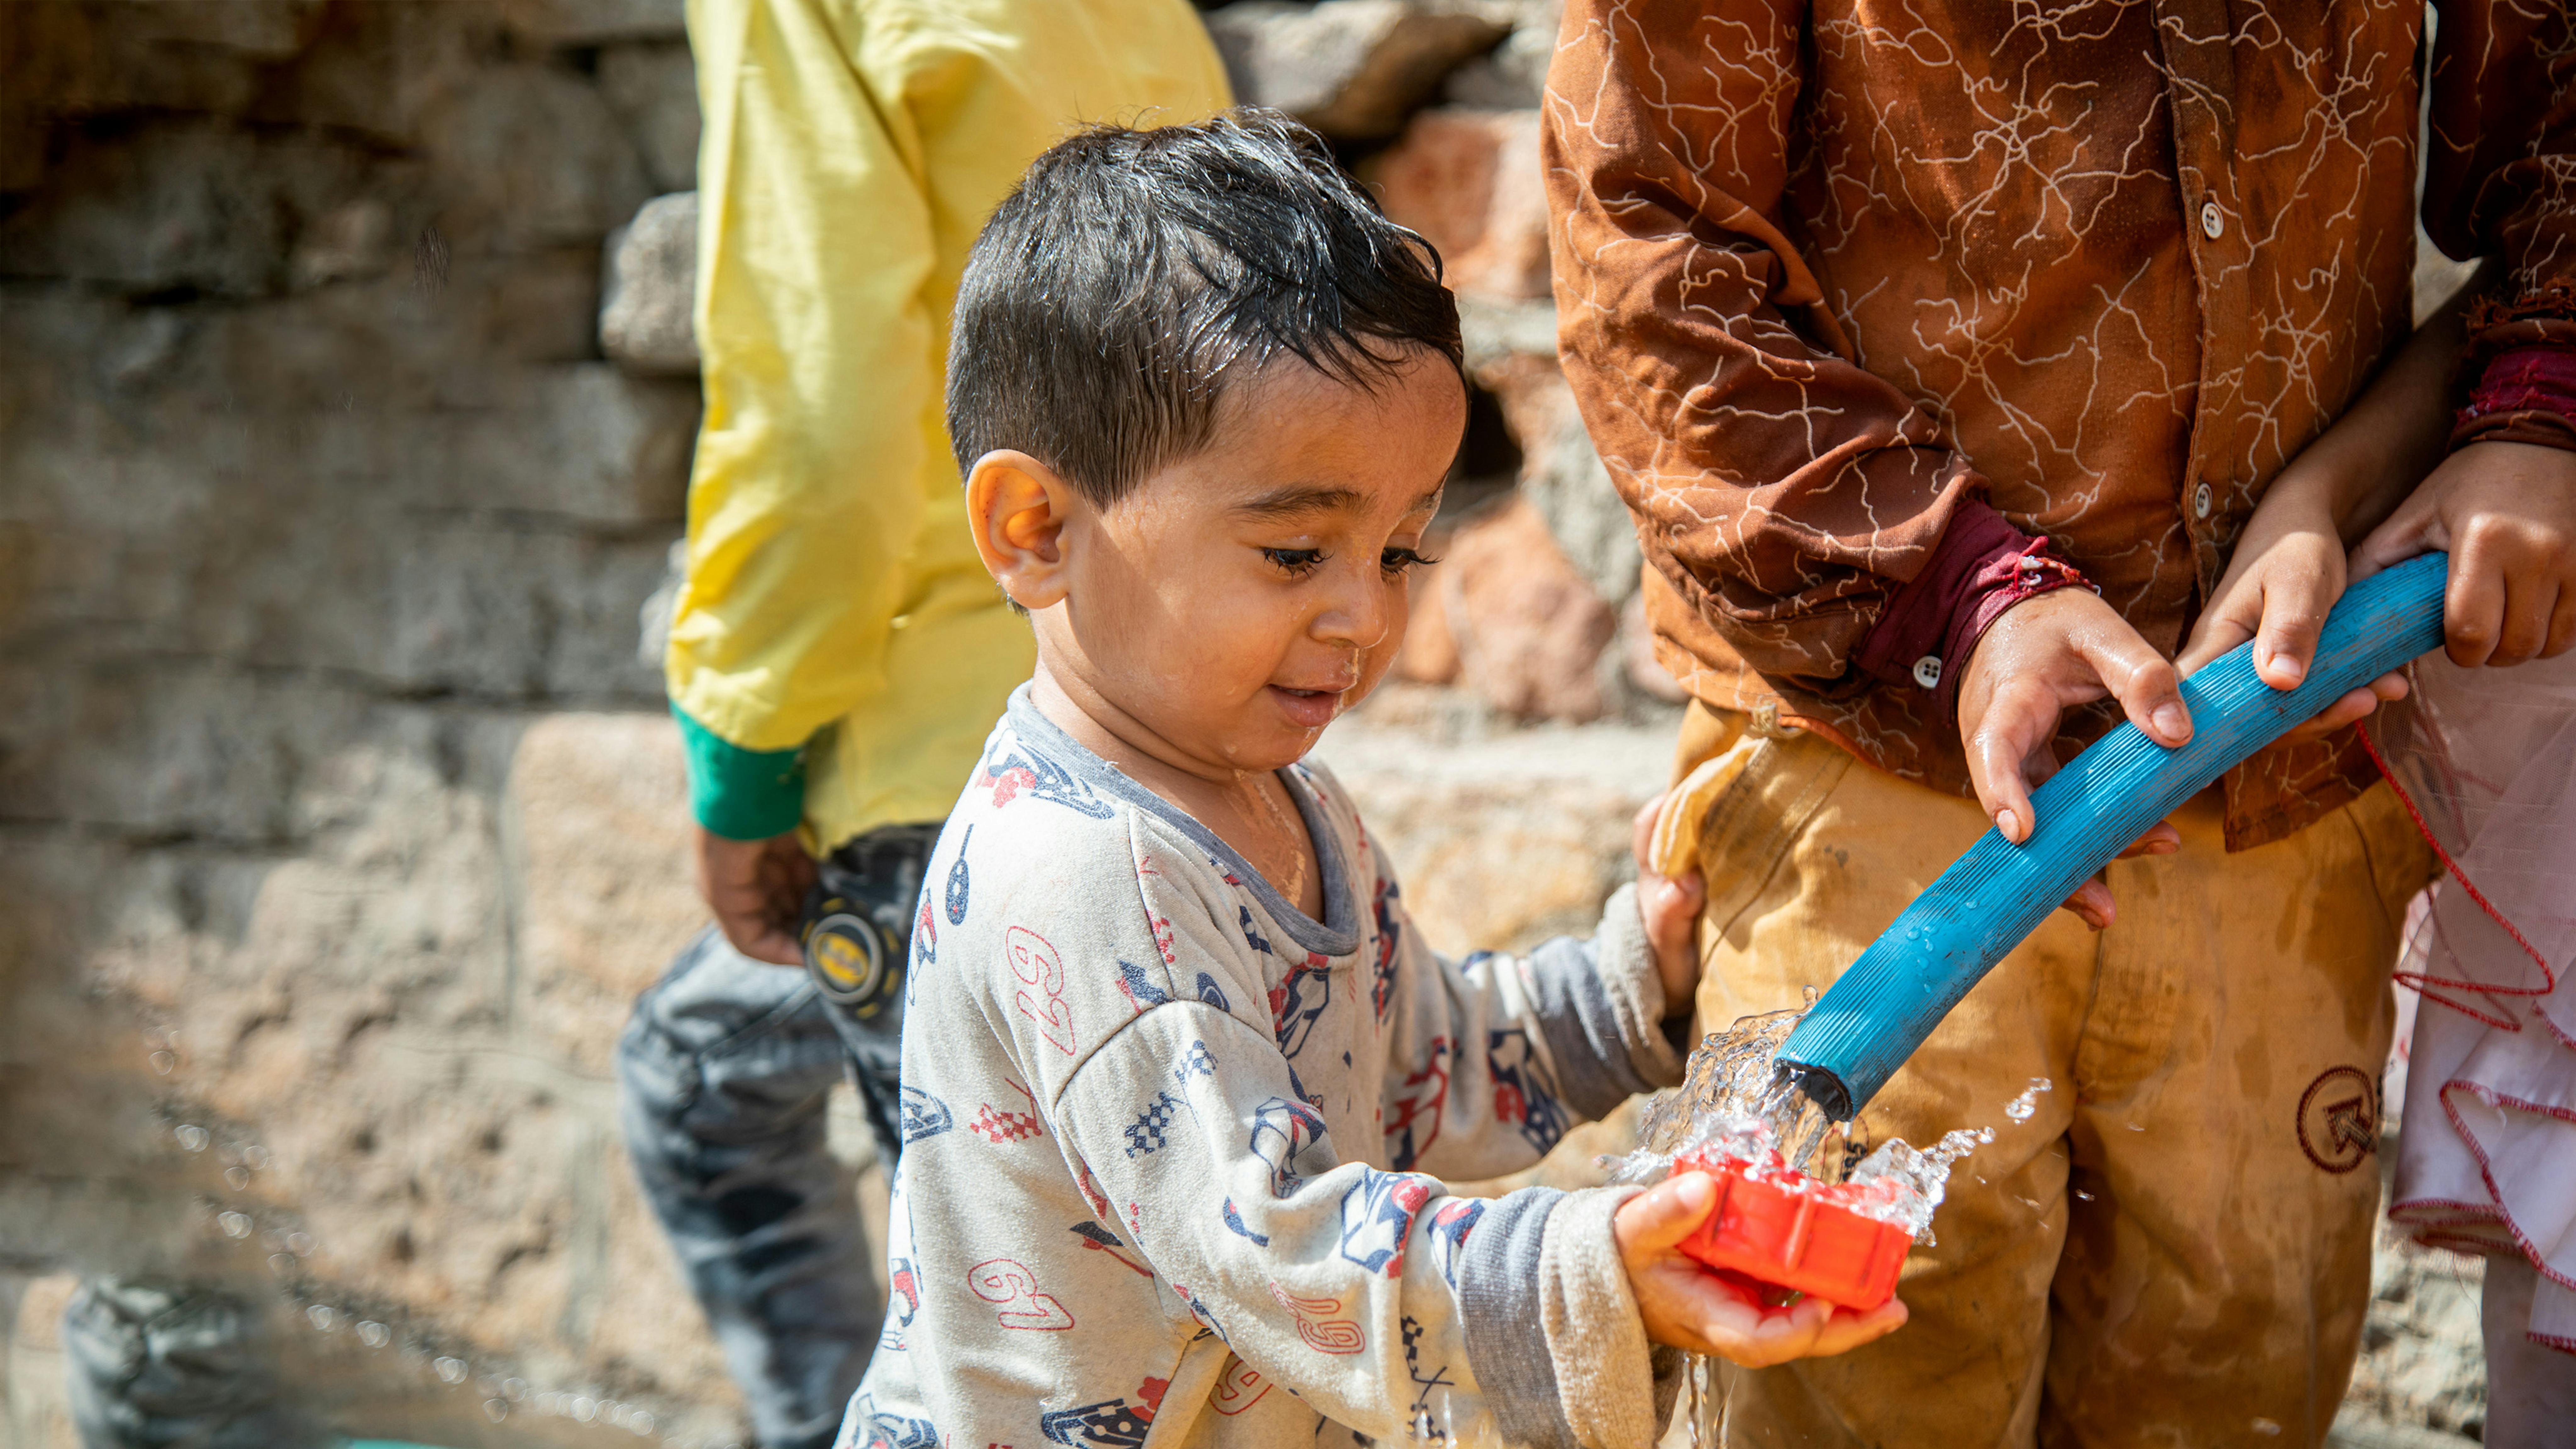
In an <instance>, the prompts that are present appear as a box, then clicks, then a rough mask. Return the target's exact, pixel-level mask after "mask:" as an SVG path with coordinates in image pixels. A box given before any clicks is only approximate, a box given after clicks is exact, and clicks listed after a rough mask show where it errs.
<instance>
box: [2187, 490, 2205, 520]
mask: <svg viewBox="0 0 2576 1449" xmlns="http://www.w3.org/2000/svg"><path fill="white" fill-rule="evenodd" d="M2191 511H2192V514H2193V516H2194V517H2197V518H2207V517H2208V516H2209V485H2208V484H2206V483H2203V484H2201V485H2200V486H2199V487H2197V488H2194V489H2193V490H2191Z"/></svg>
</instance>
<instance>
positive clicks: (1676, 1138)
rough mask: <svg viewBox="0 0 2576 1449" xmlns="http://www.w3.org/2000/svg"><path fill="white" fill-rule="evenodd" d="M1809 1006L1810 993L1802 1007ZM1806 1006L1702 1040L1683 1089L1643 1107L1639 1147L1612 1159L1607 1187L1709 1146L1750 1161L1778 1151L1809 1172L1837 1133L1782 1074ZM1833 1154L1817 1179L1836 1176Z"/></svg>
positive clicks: (1652, 1178)
mask: <svg viewBox="0 0 2576 1449" xmlns="http://www.w3.org/2000/svg"><path fill="white" fill-rule="evenodd" d="M1813 1005H1815V995H1814V993H1813V991H1812V990H1811V991H1810V992H1809V994H1808V999H1807V1006H1813ZM1807 1006H1801V1007H1798V1008H1795V1009H1793V1010H1789V1011H1773V1012H1766V1013H1764V1014H1762V1015H1759V1016H1747V1017H1741V1018H1739V1019H1737V1021H1736V1023H1735V1025H1733V1026H1731V1027H1728V1028H1727V1029H1726V1030H1724V1031H1722V1032H1712V1033H1710V1034H1709V1035H1708V1036H1706V1037H1704V1038H1702V1039H1701V1041H1700V1044H1699V1046H1698V1047H1697V1048H1696V1049H1695V1050H1693V1051H1692V1052H1691V1058H1690V1074H1689V1076H1688V1077H1687V1078H1686V1079H1685V1080H1684V1081H1683V1083H1682V1085H1681V1087H1680V1088H1679V1089H1678V1090H1675V1091H1672V1092H1666V1093H1662V1094H1660V1095H1658V1096H1656V1097H1655V1098H1654V1100H1653V1101H1651V1102H1649V1103H1648V1104H1647V1106H1646V1114H1645V1120H1644V1122H1643V1123H1642V1124H1641V1133H1640V1135H1641V1137H1642V1138H1643V1141H1642V1144H1641V1145H1640V1146H1639V1147H1638V1149H1637V1150H1636V1151H1634V1152H1631V1153H1629V1154H1628V1155H1627V1156H1626V1157H1624V1158H1621V1159H1618V1160H1617V1162H1616V1163H1615V1170H1614V1171H1613V1174H1612V1178H1611V1180H1612V1181H1614V1182H1621V1183H1648V1182H1656V1181H1660V1180H1661V1179H1662V1178H1663V1177H1664V1175H1665V1174H1666V1173H1668V1172H1670V1171H1671V1170H1672V1165H1673V1159H1674V1158H1675V1157H1677V1156H1679V1155H1680V1154H1681V1153H1683V1152H1686V1151H1688V1150H1690V1149H1691V1148H1694V1147H1698V1146H1702V1145H1705V1144H1709V1143H1728V1144H1733V1145H1736V1146H1740V1147H1741V1148H1743V1149H1746V1150H1744V1151H1741V1152H1739V1153H1738V1154H1737V1155H1739V1156H1743V1157H1745V1158H1747V1159H1748V1160H1756V1161H1758V1160H1760V1159H1761V1158H1762V1157H1764V1156H1767V1155H1768V1152H1769V1151H1770V1150H1773V1149H1776V1150H1777V1151H1778V1152H1779V1154H1780V1156H1781V1157H1782V1158H1783V1159H1785V1160H1786V1161H1787V1162H1788V1164H1789V1165H1790V1166H1791V1167H1794V1168H1797V1169H1799V1170H1800V1171H1808V1170H1809V1168H1810V1165H1811V1164H1814V1163H1815V1162H1816V1160H1817V1157H1818V1154H1819V1150H1820V1149H1821V1148H1822V1147H1823V1146H1824V1145H1825V1142H1826V1141H1827V1140H1828V1139H1829V1138H1831V1137H1833V1136H1835V1135H1836V1134H1837V1133H1838V1131H1839V1127H1838V1124H1836V1123H1835V1122H1834V1120H1833V1119H1832V1118H1830V1117H1828V1116H1826V1115H1825V1110H1824V1109H1823V1108H1822V1107H1819V1106H1817V1105H1816V1104H1815V1103H1814V1102H1813V1101H1810V1100H1809V1099H1808V1097H1807V1094H1806V1093H1805V1092H1803V1091H1801V1090H1800V1089H1799V1087H1798V1084H1797V1083H1796V1082H1794V1081H1792V1080H1790V1078H1789V1077H1788V1076H1787V1075H1785V1074H1784V1073H1782V1072H1781V1070H1780V1066H1779V1056H1780V1047H1781V1044H1782V1043H1784V1042H1786V1041H1787V1040H1788V1039H1789V1033H1791V1032H1793V1031H1796V1030H1797V1029H1798V1023H1799V1021H1800V1020H1802V1019H1803V1018H1804V1017H1805V1016H1806V1014H1807ZM1839 1155H1840V1154H1832V1153H1828V1154H1824V1156H1825V1162H1824V1164H1823V1166H1821V1167H1819V1168H1816V1169H1815V1171H1816V1174H1817V1175H1819V1176H1838V1175H1839V1174H1838V1173H1837V1172H1835V1171H1834V1169H1835V1166H1836V1163H1835V1161H1834V1159H1835V1158H1837V1157H1838V1156H1839Z"/></svg>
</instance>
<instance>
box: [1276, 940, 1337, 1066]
mask: <svg viewBox="0 0 2576 1449" xmlns="http://www.w3.org/2000/svg"><path fill="white" fill-rule="evenodd" d="M1332 1004H1333V973H1332V962H1331V961H1330V960H1329V959H1328V958H1326V957H1323V956H1319V955H1317V954H1315V953H1314V952H1312V951H1309V952H1307V953H1306V959H1305V960H1303V961H1300V962H1298V963H1297V964H1296V965H1294V966H1291V967H1289V968H1288V976H1287V979H1286V980H1284V981H1281V982H1280V983H1279V984H1278V985H1277V986H1274V987H1272V988H1271V989H1270V1034H1271V1035H1272V1036H1274V1037H1276V1038H1277V1039H1278V1041H1279V1052H1280V1055H1282V1056H1284V1057H1286V1058H1288V1059H1289V1060H1290V1061H1292V1062H1293V1061H1295V1060H1296V1059H1297V1054H1298V1053H1299V1052H1302V1051H1304V1050H1305V1049H1306V1039H1307V1038H1308V1037H1311V1036H1313V1035H1314V1034H1315V1022H1316V1020H1317V1019H1318V1018H1320V1017H1321V1016H1323V1014H1324V1009H1325V1008H1326V1007H1329V1006H1331V1005H1332Z"/></svg>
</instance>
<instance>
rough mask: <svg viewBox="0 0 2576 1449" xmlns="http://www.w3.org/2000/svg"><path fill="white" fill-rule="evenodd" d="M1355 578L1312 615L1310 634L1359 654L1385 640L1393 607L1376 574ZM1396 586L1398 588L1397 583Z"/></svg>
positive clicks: (1374, 572) (1392, 617) (1392, 619)
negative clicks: (1346, 645) (1312, 622)
mask: <svg viewBox="0 0 2576 1449" xmlns="http://www.w3.org/2000/svg"><path fill="white" fill-rule="evenodd" d="M1376 572H1377V571H1376V570H1375V569H1371V570H1369V574H1370V576H1369V577H1367V578H1365V579H1361V580H1358V581H1356V582H1355V583H1354V585H1353V586H1352V587H1349V588H1345V589H1341V590H1337V591H1336V595H1335V597H1334V599H1333V600H1332V602H1331V603H1330V604H1328V605H1326V606H1325V609H1324V611H1323V612H1322V613H1321V614H1318V615H1317V616H1316V617H1315V622H1314V625H1313V626H1312V628H1311V629H1310V631H1309V632H1310V633H1312V634H1313V635H1314V637H1315V638H1316V639H1318V640H1321V641H1323V642H1324V643H1327V644H1348V645H1349V646H1351V647H1352V648H1353V649H1355V650H1358V651H1360V652H1362V653H1365V652H1367V651H1368V650H1371V649H1374V648H1376V647H1377V646H1378V645H1379V644H1380V643H1382V642H1384V641H1385V639H1386V635H1387V630H1388V629H1389V628H1391V627H1392V625H1393V621H1394V615H1395V610H1394V609H1393V608H1392V607H1391V606H1390V605H1389V603H1388V601H1387V590H1386V588H1385V587H1384V586H1383V585H1382V584H1381V583H1380V581H1379V579H1378V578H1377V577H1376ZM1399 587H1401V586H1400V585H1399Z"/></svg>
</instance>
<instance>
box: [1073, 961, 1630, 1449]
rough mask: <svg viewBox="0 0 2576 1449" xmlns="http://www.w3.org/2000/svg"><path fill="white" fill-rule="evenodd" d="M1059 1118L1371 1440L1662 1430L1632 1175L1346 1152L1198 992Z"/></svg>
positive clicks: (1115, 1206)
mask: <svg viewBox="0 0 2576 1449" xmlns="http://www.w3.org/2000/svg"><path fill="white" fill-rule="evenodd" d="M1325 1090H1326V1091H1327V1092H1329V1091H1330V1090H1331V1085H1330V1084H1325ZM1317 1100H1322V1097H1321V1096H1320V1095H1319V1097H1318V1099H1317ZM1054 1117H1055V1128H1056V1131H1057V1133H1058V1136H1059V1142H1060V1145H1061V1146H1062V1147H1063V1149H1064V1150H1065V1151H1066V1153H1067V1154H1068V1156H1069V1158H1070V1159H1071V1165H1072V1166H1073V1168H1074V1170H1075V1171H1076V1172H1077V1173H1078V1174H1079V1175H1080V1177H1081V1180H1082V1183H1083V1188H1084V1191H1085V1193H1086V1194H1088V1195H1089V1196H1090V1197H1091V1198H1092V1209H1093V1211H1095V1212H1097V1213H1098V1214H1099V1215H1100V1217H1101V1219H1102V1221H1103V1222H1107V1223H1114V1224H1118V1225H1121V1226H1122V1227H1123V1231H1124V1233H1125V1234H1126V1236H1127V1237H1128V1238H1129V1240H1130V1242H1131V1243H1132V1244H1133V1245H1134V1247H1135V1248H1136V1249H1137V1250H1138V1251H1139V1252H1141V1253H1142V1254H1143V1255H1144V1256H1145V1258H1146V1260H1147V1261H1148V1262H1149V1263H1151V1265H1152V1267H1153V1270H1154V1272H1155V1274H1156V1276H1157V1277H1158V1278H1160V1279H1161V1280H1162V1282H1163V1283H1164V1284H1165V1285H1167V1286H1168V1287H1169V1289H1170V1290H1171V1292H1172V1293H1173V1294H1174V1295H1175V1296H1176V1297H1177V1298H1178V1299H1179V1301H1180V1304H1181V1305H1182V1306H1185V1307H1186V1308H1187V1310H1188V1311H1189V1312H1190V1313H1192V1314H1194V1315H1195V1316H1196V1317H1197V1318H1198V1319H1199V1321H1200V1322H1201V1323H1203V1324H1205V1325H1206V1326H1207V1327H1208V1328H1209V1329H1210V1330H1212V1331H1214V1332H1215V1333H1217V1334H1218V1335H1220V1336H1221V1337H1223V1339H1224V1340H1225V1342H1226V1345H1227V1346H1228V1347H1229V1348H1230V1349H1232V1350H1233V1352H1234V1354H1235V1356H1236V1357H1238V1358H1240V1359H1241V1360H1243V1362H1244V1363H1245V1364H1246V1365H1247V1366H1249V1367H1250V1368H1251V1369H1252V1370H1253V1371H1254V1372H1256V1373H1259V1374H1260V1375H1262V1376H1263V1377H1265V1378H1268V1379H1270V1380H1272V1381H1274V1382H1276V1383H1279V1384H1282V1385H1284V1386H1286V1387H1287V1388H1288V1389H1290V1390H1291V1391H1292V1392H1294V1393H1295V1394H1297V1395H1298V1396H1299V1397H1300V1398H1302V1399H1304V1400H1305V1401H1306V1402H1307V1403H1309V1404H1310V1405H1312V1406H1313V1407H1314V1408H1315V1409H1316V1410H1317V1411H1318V1412H1320V1413H1323V1414H1325V1415H1326V1416H1328V1417H1330V1418H1331V1419H1333V1420H1334V1421H1335V1422H1337V1423H1340V1424H1344V1425H1347V1426H1349V1427H1350V1428H1352V1429H1355V1430H1357V1431H1359V1432H1360V1433H1361V1434H1364V1435H1366V1436H1368V1437H1370V1438H1373V1439H1376V1440H1379V1441H1381V1442H1387V1441H1400V1440H1402V1439H1405V1438H1409V1437H1422V1436H1425V1435H1426V1434H1427V1433H1428V1432H1429V1431H1432V1430H1438V1431H1440V1432H1442V1433H1445V1434H1447V1435H1448V1436H1449V1437H1451V1438H1453V1439H1461V1440H1467V1441H1471V1442H1472V1441H1474V1440H1476V1439H1479V1438H1482V1437H1484V1436H1483V1435H1481V1434H1479V1433H1478V1432H1477V1430H1478V1427H1479V1426H1480V1424H1481V1425H1490V1427H1491V1429H1492V1430H1493V1431H1494V1432H1495V1433H1497V1434H1499V1435H1500V1437H1501V1438H1502V1439H1503V1440H1505V1441H1506V1442H1512V1443H1521V1444H1530V1445H1538V1446H1545V1449H1557V1446H1563V1449H1574V1446H1577V1445H1589V1446H1607V1449H1648V1446H1650V1445H1651V1444H1653V1443H1654V1441H1655V1436H1656V1432H1657V1420H1658V1415H1659V1412H1660V1407H1659V1405H1660V1404H1661V1403H1662V1402H1666V1401H1668V1396H1663V1397H1661V1398H1659V1395H1658V1392H1657V1390H1658V1384H1657V1379H1656V1373H1655V1360H1654V1355H1653V1353H1652V1352H1651V1350H1650V1348H1649V1345H1648V1343H1647V1341H1646V1337H1645V1329H1644V1325H1643V1323H1642V1321H1641V1319H1640V1318H1639V1316H1638V1312H1637V1306H1636V1300H1635V1298H1634V1296H1633V1294H1632V1292H1631V1290H1630V1288H1629V1285H1628V1279H1627V1274H1626V1271H1625V1269H1624V1267H1623V1266H1622V1264H1621V1262H1620V1259H1619V1254H1618V1249H1617V1247H1616V1244H1615V1242H1614V1241H1613V1239H1612V1236H1611V1215H1612V1214H1613V1213H1614V1212H1615V1211H1616V1210H1617V1208H1618V1206H1619V1204H1620V1203H1622V1202H1624V1201H1626V1200H1627V1198H1628V1197H1629V1196H1630V1195H1632V1193H1633V1192H1634V1189H1624V1188H1600V1189H1593V1190H1590V1191H1586V1192H1578V1193H1560V1192H1556V1191H1554V1190H1552V1189H1548V1188H1530V1189H1525V1190H1523V1191H1521V1192H1516V1193H1513V1194H1511V1195H1509V1196H1506V1197H1502V1198H1495V1199H1480V1198H1466V1197H1455V1196H1451V1195H1449V1194H1448V1193H1447V1191H1446V1189H1445V1188H1443V1186H1442V1185H1441V1183H1440V1182H1439V1181H1438V1180H1436V1179H1434V1178H1431V1177H1427V1176H1423V1175H1421V1174H1418V1173H1410V1172H1380V1171H1377V1170H1375V1169H1373V1168H1370V1167H1367V1166H1365V1165H1363V1164H1360V1163H1350V1162H1344V1161H1342V1160H1341V1158H1340V1155H1339V1152H1338V1151H1337V1149H1336V1144H1335V1143H1334V1142H1333V1141H1332V1140H1331V1139H1330V1137H1329V1135H1328V1133H1327V1131H1326V1129H1325V1125H1324V1116H1323V1113H1322V1112H1321V1111H1320V1110H1318V1107H1317V1105H1316V1102H1315V1101H1309V1100H1307V1099H1306V1098H1304V1097H1303V1096H1302V1095H1301V1094H1300V1084H1299V1083H1298V1082H1297V1080H1296V1078H1295V1075H1294V1074H1293V1073H1292V1072H1291V1071H1290V1069H1289V1063H1288V1062H1287V1060H1286V1059H1285V1058H1284V1057H1283V1056H1281V1054H1280V1050H1279V1047H1278V1045H1277V1044H1276V1043H1275V1042H1273V1041H1272V1040H1270V1039H1269V1038H1268V1037H1267V1036H1266V1035H1264V1034H1263V1033H1262V1032H1261V1031H1259V1030H1257V1029H1256V1028H1254V1027H1253V1026H1251V1025H1250V1024H1248V1023H1246V1022H1245V1021H1243V1020H1242V1019H1241V1018H1239V1017H1236V1016H1234V1015H1232V1014H1231V1013H1229V1012H1227V1011H1225V1010H1222V1009H1220V1008H1219V1007H1217V1006H1215V1005H1212V1004H1209V1003H1206V1002H1201V1001H1188V1000H1174V1001H1170V1002H1167V1003H1164V1004H1160V1005H1155V1006H1152V1007H1150V1008H1148V1009H1147V1010H1145V1011H1143V1012H1141V1013H1139V1014H1138V1015H1137V1016H1136V1017H1135V1018H1134V1020H1132V1021H1131V1022H1129V1023H1128V1024H1127V1025H1126V1026H1125V1027H1123V1028H1122V1029H1121V1030H1120V1031H1119V1032H1118V1033H1117V1035H1115V1036H1114V1037H1112V1038H1111V1039H1110V1040H1108V1041H1107V1042H1104V1043H1103V1044H1102V1045H1101V1046H1100V1047H1099V1048H1098V1049H1097V1050H1096V1051H1094V1052H1093V1053H1092V1054H1091V1055H1090V1056H1089V1057H1088V1058H1087V1059H1086V1060H1085V1061H1084V1062H1083V1063H1082V1065H1081V1067H1080V1068H1079V1070H1077V1071H1076V1072H1075V1073H1074V1075H1073V1076H1072V1078H1071V1079H1070V1080H1069V1081H1068V1082H1067V1083H1066V1085H1065V1089H1064V1091H1063V1092H1062V1093H1061V1094H1060V1095H1059V1096H1058V1098H1057V1099H1056V1102H1055V1104H1054Z"/></svg>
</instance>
